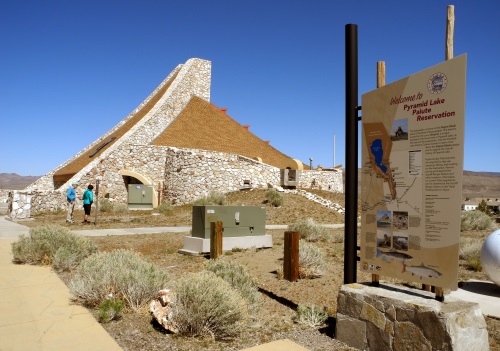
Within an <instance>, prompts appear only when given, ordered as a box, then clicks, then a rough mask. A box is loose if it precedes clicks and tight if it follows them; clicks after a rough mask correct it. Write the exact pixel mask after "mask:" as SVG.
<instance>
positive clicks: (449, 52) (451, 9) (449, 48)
mask: <svg viewBox="0 0 500 351" xmlns="http://www.w3.org/2000/svg"><path fill="white" fill-rule="evenodd" d="M454 32H455V6H453V5H448V10H447V14H446V44H445V59H446V61H448V60H451V59H452V58H453V35H454ZM422 289H423V290H427V291H432V292H433V293H435V294H436V295H435V299H436V300H438V301H441V302H443V301H444V292H443V288H440V287H438V286H430V285H426V284H424V285H423V286H422Z"/></svg>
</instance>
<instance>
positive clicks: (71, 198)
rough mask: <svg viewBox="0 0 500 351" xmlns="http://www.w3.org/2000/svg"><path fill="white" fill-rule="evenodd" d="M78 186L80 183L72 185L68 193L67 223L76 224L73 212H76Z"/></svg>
mask: <svg viewBox="0 0 500 351" xmlns="http://www.w3.org/2000/svg"><path fill="white" fill-rule="evenodd" d="M77 186H78V182H73V183H71V186H70V187H69V189H68V192H67V193H66V199H67V201H68V215H67V216H66V222H68V223H75V220H74V219H73V211H74V210H75V200H76V191H75V189H76V187H77Z"/></svg>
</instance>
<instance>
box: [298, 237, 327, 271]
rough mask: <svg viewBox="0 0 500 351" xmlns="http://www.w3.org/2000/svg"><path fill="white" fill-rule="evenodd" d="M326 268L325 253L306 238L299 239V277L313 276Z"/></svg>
mask: <svg viewBox="0 0 500 351" xmlns="http://www.w3.org/2000/svg"><path fill="white" fill-rule="evenodd" d="M325 268H326V261H325V254H324V253H323V251H321V249H320V248H318V247H317V246H315V245H314V244H312V243H309V242H308V241H306V240H303V239H300V240H299V277H300V278H315V277H320V276H322V275H323V273H324V271H325Z"/></svg>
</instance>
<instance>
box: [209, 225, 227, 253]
mask: <svg viewBox="0 0 500 351" xmlns="http://www.w3.org/2000/svg"><path fill="white" fill-rule="evenodd" d="M223 230H224V224H223V223H222V222H221V221H217V222H210V259H212V260H215V259H217V258H219V256H222V232H223Z"/></svg>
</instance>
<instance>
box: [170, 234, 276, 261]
mask: <svg viewBox="0 0 500 351" xmlns="http://www.w3.org/2000/svg"><path fill="white" fill-rule="evenodd" d="M268 247H273V237H272V235H270V234H265V235H255V236H236V237H225V238H222V251H231V250H232V249H235V248H238V249H250V248H259V249H260V248H268ZM209 252H210V239H203V238H197V237H193V236H186V237H184V247H183V248H182V249H180V250H179V253H181V254H185V255H194V256H196V255H203V254H207V253H209Z"/></svg>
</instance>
